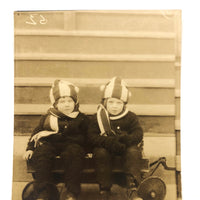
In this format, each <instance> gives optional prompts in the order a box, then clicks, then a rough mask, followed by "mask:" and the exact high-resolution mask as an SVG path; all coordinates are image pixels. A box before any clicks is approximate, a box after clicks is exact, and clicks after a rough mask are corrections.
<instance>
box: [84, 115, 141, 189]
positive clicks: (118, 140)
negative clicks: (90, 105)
mask: <svg viewBox="0 0 200 200" xmlns="http://www.w3.org/2000/svg"><path fill="white" fill-rule="evenodd" d="M110 124H111V129H112V130H113V131H114V132H115V133H116V135H114V136H109V134H108V136H100V129H99V125H98V122H97V115H94V116H93V117H92V118H91V121H90V125H89V127H88V135H87V136H88V141H89V143H90V144H91V145H92V146H93V153H94V159H95V164H96V175H97V177H96V178H97V181H98V183H99V184H100V189H102V190H109V189H110V188H111V186H112V178H111V174H112V173H111V170H112V160H113V158H114V157H115V156H121V159H122V163H123V168H124V172H125V173H126V174H127V175H128V174H129V175H133V176H134V177H135V179H136V181H137V182H140V181H141V177H140V160H141V158H142V150H141V148H140V147H139V145H138V144H139V143H142V141H143V130H142V128H141V126H140V124H139V122H138V118H137V116H136V115H135V114H134V113H133V112H130V111H129V112H128V113H127V114H126V115H125V116H123V117H122V118H119V119H115V120H110Z"/></svg>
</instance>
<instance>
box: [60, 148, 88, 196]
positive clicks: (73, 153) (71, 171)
mask: <svg viewBox="0 0 200 200" xmlns="http://www.w3.org/2000/svg"><path fill="white" fill-rule="evenodd" d="M60 156H61V158H62V159H63V161H64V167H65V185H66V188H67V191H68V192H70V193H72V194H74V195H75V196H78V195H79V193H80V182H81V172H82V169H83V161H84V156H85V153H84V150H83V148H82V147H81V146H80V145H78V144H70V145H66V147H65V149H64V151H63V152H62V153H61V155H60Z"/></svg>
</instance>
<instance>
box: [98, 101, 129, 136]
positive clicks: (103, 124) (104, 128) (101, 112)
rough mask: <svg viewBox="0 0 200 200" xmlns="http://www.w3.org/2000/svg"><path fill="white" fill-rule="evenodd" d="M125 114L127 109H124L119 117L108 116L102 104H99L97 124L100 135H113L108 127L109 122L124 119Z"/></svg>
mask: <svg viewBox="0 0 200 200" xmlns="http://www.w3.org/2000/svg"><path fill="white" fill-rule="evenodd" d="M127 113H128V109H127V108H126V107H125V109H124V110H123V111H122V112H121V113H120V114H119V115H115V116H109V114H108V111H107V110H106V108H105V107H104V106H103V105H102V104H100V105H99V106H98V108H97V122H98V125H99V129H100V131H101V133H100V135H101V136H107V134H106V133H112V134H114V131H112V129H111V126H110V120H117V119H120V118H122V117H124V116H125V115H126V114H127Z"/></svg>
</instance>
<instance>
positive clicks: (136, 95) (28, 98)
mask: <svg viewBox="0 0 200 200" xmlns="http://www.w3.org/2000/svg"><path fill="white" fill-rule="evenodd" d="M105 83H106V82H105ZM50 88H51V87H50V86H30V85H29V86H28V87H27V86H15V87H14V93H15V98H14V100H15V103H17V104H18V103H23V104H26V103H29V104H30V103H33V104H40V103H42V104H45V103H50V99H49V91H50ZM79 89H80V90H79V94H78V97H79V102H80V104H98V103H99V102H100V101H101V99H102V91H100V85H99V86H96V87H95V86H94V85H92V84H91V86H90V85H89V86H81V85H79ZM129 91H130V92H131V94H132V95H131V97H130V98H129V104H132V103H134V104H173V103H174V88H160V87H154V88H153V87H130V88H129Z"/></svg>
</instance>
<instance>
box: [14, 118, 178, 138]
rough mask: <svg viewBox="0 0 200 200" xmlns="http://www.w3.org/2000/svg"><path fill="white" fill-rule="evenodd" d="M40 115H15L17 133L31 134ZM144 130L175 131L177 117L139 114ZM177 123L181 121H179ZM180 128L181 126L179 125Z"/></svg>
mask: <svg viewBox="0 0 200 200" xmlns="http://www.w3.org/2000/svg"><path fill="white" fill-rule="evenodd" d="M40 117H41V116H40V115H15V117H14V132H15V135H30V133H32V131H33V129H34V128H35V127H36V126H37V125H38V124H39V120H40ZM138 117H139V121H140V124H141V126H142V128H143V130H144V132H149V133H151V132H153V133H159V134H169V133H174V130H175V120H174V119H175V118H174V117H172V116H138ZM177 124H179V122H178V121H177ZM179 128H180V126H179Z"/></svg>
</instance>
